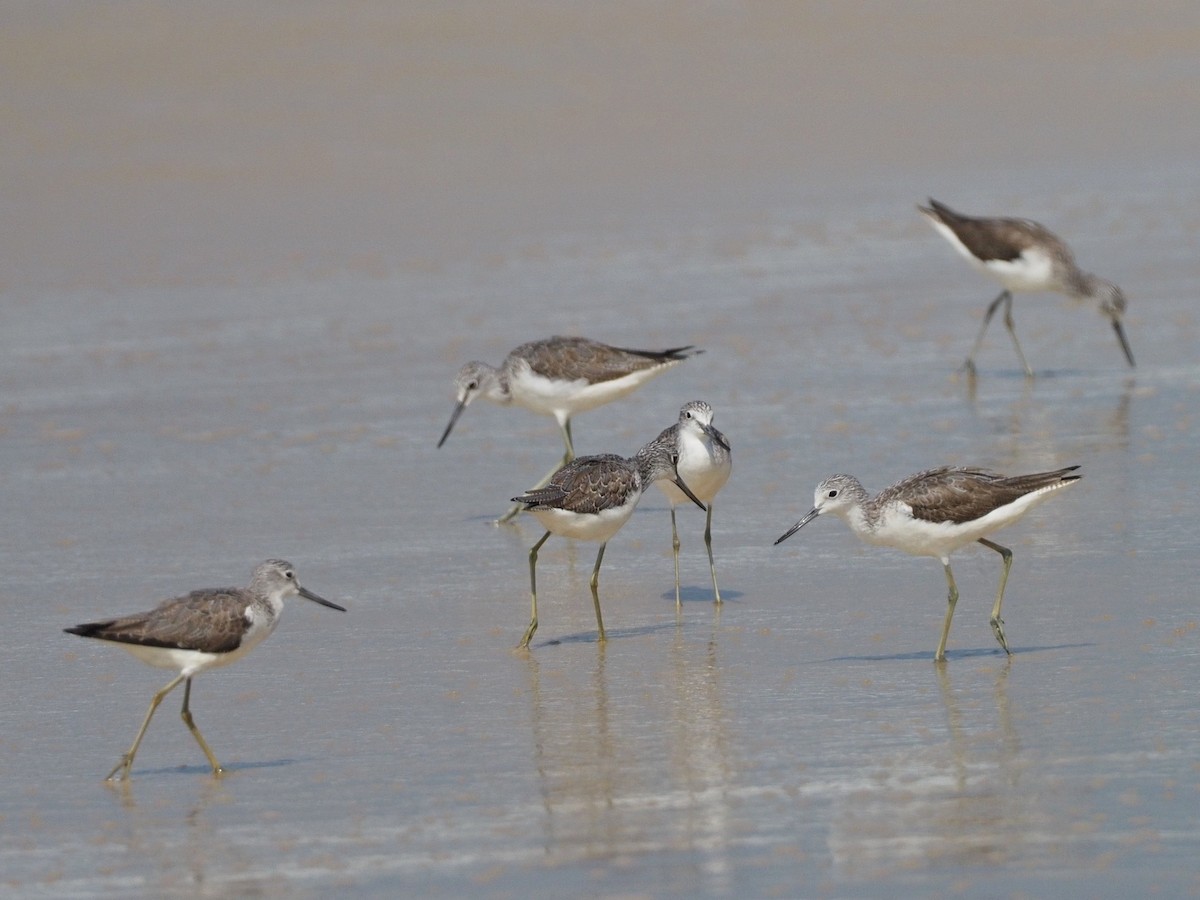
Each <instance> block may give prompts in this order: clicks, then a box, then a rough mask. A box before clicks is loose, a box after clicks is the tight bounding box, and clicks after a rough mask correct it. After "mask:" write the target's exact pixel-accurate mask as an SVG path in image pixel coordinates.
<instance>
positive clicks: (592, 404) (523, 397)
mask: <svg viewBox="0 0 1200 900" xmlns="http://www.w3.org/2000/svg"><path fill="white" fill-rule="evenodd" d="M661 370H662V367H661V366H657V367H655V368H652V369H642V370H641V371H638V372H633V373H631V374H629V375H626V376H624V377H622V378H614V379H612V380H611V381H601V382H598V383H596V384H593V383H592V382H590V381H588V380H587V379H585V378H577V379H575V380H574V381H563V380H559V379H553V378H546V377H545V376H543V375H538V374H537V373H536V372H533V371H531V370H525V371H523V372H520V373H518V374H517V375H516V376H515V377H514V378H513V379H512V381H511V383H510V390H511V391H512V398H513V402H514V403H516V404H517V405H518V406H523V407H525V409H528V410H530V411H531V412H535V413H540V414H542V415H545V416H555V417H558V416H567V415H571V414H573V413H577V412H583V411H584V410H588V409H594V408H596V407H597V406H603V405H604V404H606V403H610V402H612V401H613V400H616V399H618V398H620V397H624V396H625V395H626V394H628V393H630V392H632V391H633V390H634V389H635V388H637V387H638V385H640V384H642V382H644V381H646V380H647V379H649V378H651V377H652V376H654V375H656V374H658V372H660V371H661Z"/></svg>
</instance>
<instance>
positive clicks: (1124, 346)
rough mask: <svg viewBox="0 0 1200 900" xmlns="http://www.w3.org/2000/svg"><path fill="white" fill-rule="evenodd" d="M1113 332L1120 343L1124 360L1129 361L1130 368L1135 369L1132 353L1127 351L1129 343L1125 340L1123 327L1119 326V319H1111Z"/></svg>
mask: <svg viewBox="0 0 1200 900" xmlns="http://www.w3.org/2000/svg"><path fill="white" fill-rule="evenodd" d="M1113 331H1115V332H1116V333H1117V340H1118V341H1120V342H1121V349H1122V350H1124V351H1125V358H1126V359H1127V360H1129V365H1130V367H1131V368H1132V367H1135V366H1134V362H1133V351H1132V350H1130V349H1129V341H1127V340H1126V339H1125V326H1123V325H1122V324H1121V320H1120V319H1113Z"/></svg>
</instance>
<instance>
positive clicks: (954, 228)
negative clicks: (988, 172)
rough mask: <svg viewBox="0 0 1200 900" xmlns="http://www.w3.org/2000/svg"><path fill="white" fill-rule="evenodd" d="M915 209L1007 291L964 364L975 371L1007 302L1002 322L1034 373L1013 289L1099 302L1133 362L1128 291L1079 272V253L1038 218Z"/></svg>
mask: <svg viewBox="0 0 1200 900" xmlns="http://www.w3.org/2000/svg"><path fill="white" fill-rule="evenodd" d="M917 209H919V210H920V211H921V213H922V214H923V215H924V216H925V217H926V218H927V219H929V221H930V223H931V224H932V225H933V227H934V229H935V230H936V231H937V232H938V233H939V234H940V235H941V236H942V237H944V238H945V239H946V240H947V241H949V242H950V244H951V246H953V247H954V249H955V250H957V251H958V252H959V253H960V254H961V255H962V256H963V257H964V258H965V259H966V260H967V261H968V262H969V263H971V264H972V265H973V266H975V268H977V269H979V271H981V272H984V273H986V274H987V275H990V276H991V277H993V278H995V279H996V280H997V281H999V282H1000V283H1001V284H1002V285H1004V290H1003V291H1001V292H1000V296H998V297H997V298H996V299H995V300H993V301H992V302H991V303H990V304H989V305H988V308H987V311H986V312H985V313H984V314H983V324H982V325H981V326H980V329H979V334H978V336H977V337H976V338H975V344H974V346H972V347H971V352H970V353H969V354H968V355H967V359H966V361H965V362H964V363H963V368H965V369H966V370H967V371H968V372H970V373H971V374H972V375H973V374H975V354H976V353H978V352H979V348H980V346H981V345H982V344H983V335H984V333H985V332H986V331H987V327H988V323H989V322H991V321H992V316H994V315H995V314H996V310H997V309H998V308H999V307H1000V306H1001V305H1003V306H1004V324H1005V327H1007V328H1008V333H1009V334H1010V335H1011V336H1012V341H1013V346H1014V347H1016V348H1017V356H1018V357H1020V360H1021V366H1022V368H1024V369H1025V374H1026V375H1027V376H1029V377H1030V378H1032V377H1033V369H1031V368H1030V367H1029V363H1028V362H1026V360H1025V354H1024V353H1023V352H1022V351H1021V344H1020V342H1019V341H1018V340H1017V332H1016V331H1015V330H1014V328H1013V315H1012V292H1013V291H1057V292H1058V293H1060V294H1066V295H1067V296H1068V297H1071V298H1073V299H1076V300H1091V301H1094V302H1095V303H1098V304H1099V306H1100V312H1102V313H1104V315H1106V316H1108V318H1109V320H1110V321H1111V322H1112V326H1113V331H1115V332H1116V334H1117V340H1118V341H1120V343H1121V350H1123V351H1124V353H1125V358H1126V359H1127V360H1128V361H1129V365H1130V366H1132V365H1133V364H1134V363H1133V351H1132V350H1130V349H1129V341H1128V340H1127V339H1126V338H1125V327H1124V326H1123V325H1122V324H1121V317H1122V316H1123V315H1124V313H1125V295H1124V294H1123V293H1121V289H1120V288H1119V287H1117V286H1116V285H1115V284H1113V283H1112V282H1111V281H1106V280H1105V279H1103V278H1098V277H1097V276H1095V275H1090V274H1088V273H1087V272H1083V271H1080V269H1079V267H1078V266H1077V265H1076V264H1075V257H1074V256H1073V255H1072V254H1071V250H1070V248H1068V247H1067V245H1066V244H1064V243H1063V242H1062V241H1061V240H1060V239H1059V238H1058V237H1056V236H1055V235H1054V234H1053V233H1052V232H1050V231H1049V230H1048V229H1046V228H1045V227H1043V226H1041V225H1039V224H1038V223H1037V222H1031V221H1029V220H1028V219H986V218H975V217H974V216H965V215H963V214H962V213H957V212H955V211H954V210H952V209H951V208H950V207H948V206H946V205H945V204H944V203H938V202H937V201H936V200H933V199H930V201H929V206H927V207H926V206H918V207H917Z"/></svg>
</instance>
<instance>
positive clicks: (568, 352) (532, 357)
mask: <svg viewBox="0 0 1200 900" xmlns="http://www.w3.org/2000/svg"><path fill="white" fill-rule="evenodd" d="M702 352H703V351H702V350H696V349H694V348H693V347H692V346H687V347H674V348H672V349H669V350H628V349H625V348H622V347H610V346H609V345H608V344H601V343H600V342H599V341H592V340H588V339H587V338H582V337H558V336H556V337H552V338H546V339H545V340H540V341H530V342H529V343H528V344H522V345H521V346H519V347H517V348H515V349H514V350H512V351H511V352H510V353H509V354H508V356H506V357H505V358H504V362H502V363H501V364H500V365H499V367H495V366H490V365H488V364H487V363H484V362H469V363H467V364H466V365H464V366H463V367H462V368H461V369H460V370H459V372H458V375H457V377H456V378H455V379H454V390H455V394H456V395H457V403H456V405H455V407H454V411H453V412H452V413H451V414H450V422H449V424H447V425H446V430H445V431H443V432H442V437H441V440H439V441H438V446H439V447H441V446H442V444H444V443H446V438H448V437H449V436H450V431H451V430H452V429H453V428H454V423H455V422H457V421H458V417H459V416H460V415H462V411H463V410H464V409H466V408H467V407H468V406H470V404H471V401H472V400H474V399H475V398H476V397H479V396H482V397H484V398H486V399H488V400H490V401H492V402H493V403H497V404H499V405H500V406H508V405H510V404H513V403H515V404H516V405H517V406H523V407H525V408H526V409H528V410H530V411H532V412H535V413H540V414H542V415H546V416H554V419H555V421H557V422H558V427H559V429H560V430H561V431H562V437H563V443H564V444H565V446H566V449H565V452H564V453H563V458H562V462H561V463H559V464H558V465H556V466H555V467H554V468H553V469H551V470H550V471H549V472H547V473H546V475H545V476H544V477H543V478H542V479H541V480H540V481H539V482H538V485H537V486H538V487H541V486H543V485H545V484H546V483H547V482H548V481H549V479H550V476H551V475H553V474H554V473H555V472H556V471H558V468H559V466H563V465H566V464H567V463H569V462H570V461H571V460H572V459H573V458H574V457H575V445H574V444H573V443H572V440H571V416H573V415H575V413H578V412H583V411H585V410H589V409H594V408H596V407H597V406H603V405H604V404H606V403H611V402H612V401H613V400H617V399H619V398H620V397H624V396H625V395H626V394H628V393H631V392H632V391H634V390H636V389H637V388H639V387H641V386H642V385H643V384H645V383H646V382H647V381H649V380H650V379H651V378H653V377H654V376H656V375H661V374H662V373H663V372H665V371H666V370H667V369H669V368H671V367H672V366H674V365H676V364H678V363H680V362H682V361H683V360H685V359H687V358H688V357H689V356H694V355H695V354H697V353H702ZM520 510H521V508H520V506H515V507H513V508H512V509H511V510H509V511H508V513H507V514H505V515H504V516H503V517H502V518H501V519H500V521H501V522H506V521H508V520H509V519H511V518H512V517H513V516H515V515H516V514H517V513H518V512H520Z"/></svg>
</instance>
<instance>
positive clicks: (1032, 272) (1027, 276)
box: [976, 250, 1057, 291]
mask: <svg viewBox="0 0 1200 900" xmlns="http://www.w3.org/2000/svg"><path fill="white" fill-rule="evenodd" d="M976 265H977V266H978V267H979V268H981V269H982V270H983V271H985V272H987V273H988V274H989V275H991V276H992V277H993V278H995V279H996V280H997V281H999V282H1000V283H1001V284H1003V285H1004V286H1005V287H1006V288H1008V289H1009V290H1010V291H1048V290H1055V289H1056V288H1057V283H1056V279H1055V277H1054V265H1053V263H1052V262H1051V261H1050V257H1048V256H1047V255H1046V254H1045V253H1041V252H1038V251H1033V250H1026V251H1025V252H1024V253H1022V254H1021V255H1020V256H1019V257H1017V258H1016V259H1014V260H1011V261H1003V260H998V259H993V260H988V261H987V262H985V263H978V262H977V263H976Z"/></svg>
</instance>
